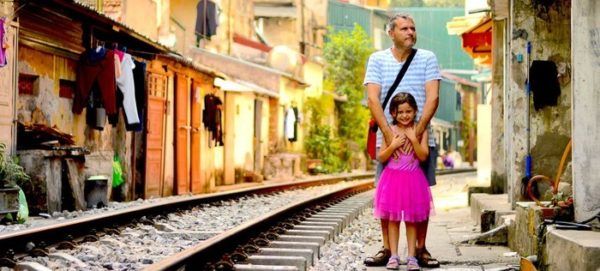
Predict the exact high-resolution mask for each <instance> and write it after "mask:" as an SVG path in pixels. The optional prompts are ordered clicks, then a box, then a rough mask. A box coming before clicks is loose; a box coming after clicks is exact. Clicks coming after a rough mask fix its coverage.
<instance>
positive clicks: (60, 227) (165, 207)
mask: <svg viewBox="0 0 600 271" xmlns="http://www.w3.org/2000/svg"><path fill="white" fill-rule="evenodd" d="M372 177H373V173H372V172H367V173H361V174H341V175H336V176H328V177H326V178H314V179H309V180H303V181H291V182H284V183H277V184H268V185H261V186H256V187H249V188H243V189H238V190H234V191H226V192H219V193H212V194H203V195H196V196H190V197H186V198H178V199H174V200H168V201H165V202H157V203H150V204H144V205H141V206H136V207H131V208H126V209H122V210H114V211H108V212H106V213H103V214H96V215H91V216H87V217H82V218H75V219H72V220H68V221H65V222H61V223H57V224H52V225H47V226H40V227H34V228H29V229H25V230H20V231H15V232H9V233H4V234H0V252H2V251H4V252H6V251H7V250H9V249H11V250H12V251H13V252H14V253H15V254H21V253H26V252H27V251H28V250H30V248H29V249H28V248H27V243H29V242H33V244H35V245H36V246H39V244H41V242H44V243H45V244H47V245H52V244H56V243H60V242H62V241H65V240H67V239H68V236H71V237H72V238H78V237H82V236H85V235H89V234H91V233H93V232H94V231H92V229H95V230H97V231H98V232H100V231H102V230H103V229H104V228H115V227H117V226H120V225H126V224H129V223H131V222H132V221H133V220H134V219H136V218H141V217H144V216H146V217H152V216H155V215H159V214H165V213H169V212H174V211H178V210H185V209H189V208H190V207H191V206H197V205H200V204H205V203H211V202H216V201H220V200H228V199H232V198H237V197H240V196H244V195H248V194H266V193H271V192H275V191H282V190H288V189H294V188H304V187H310V186H316V185H321V184H331V183H337V182H341V181H346V180H352V179H363V178H372ZM370 182H372V181H370Z"/></svg>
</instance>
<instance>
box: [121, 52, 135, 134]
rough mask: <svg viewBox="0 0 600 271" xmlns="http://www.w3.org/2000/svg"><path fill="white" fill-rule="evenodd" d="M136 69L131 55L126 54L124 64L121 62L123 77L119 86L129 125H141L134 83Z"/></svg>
mask: <svg viewBox="0 0 600 271" xmlns="http://www.w3.org/2000/svg"><path fill="white" fill-rule="evenodd" d="M115 56H116V54H115ZM117 59H118V57H117ZM134 68H135V63H133V59H131V55H130V54H124V55H123V62H121V76H120V77H118V78H117V86H118V87H119V89H120V90H121V92H122V93H123V109H124V110H125V116H126V117H127V123H128V124H134V123H140V118H139V116H138V110H137V104H136V100H135V83H134V81H133V69H134Z"/></svg>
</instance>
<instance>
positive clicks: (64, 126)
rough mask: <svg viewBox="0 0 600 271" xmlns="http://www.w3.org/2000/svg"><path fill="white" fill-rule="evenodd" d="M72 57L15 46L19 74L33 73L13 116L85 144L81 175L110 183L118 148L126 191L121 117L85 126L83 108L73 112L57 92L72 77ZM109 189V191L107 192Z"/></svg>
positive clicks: (126, 146) (126, 141)
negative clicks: (114, 123)
mask: <svg viewBox="0 0 600 271" xmlns="http://www.w3.org/2000/svg"><path fill="white" fill-rule="evenodd" d="M76 65H77V63H76V61H75V60H73V59H69V58H65V57H61V56H57V55H54V54H51V53H47V52H42V51H40V50H35V49H32V48H29V47H26V46H20V47H19V64H18V71H19V73H22V74H28V75H36V76H38V78H37V79H36V82H35V84H34V93H33V94H32V95H28V94H23V95H19V98H18V101H17V119H18V120H19V121H20V122H23V123H37V124H45V125H47V126H49V127H56V128H57V129H58V130H60V131H62V132H65V133H70V134H72V135H73V136H74V139H75V145H77V146H82V147H86V148H87V149H88V150H89V151H90V154H89V155H86V163H85V169H84V175H85V178H87V177H89V176H92V175H105V176H106V177H108V179H109V187H110V184H111V183H112V161H113V156H114V151H113V150H115V149H116V150H118V154H119V156H120V157H121V160H122V161H123V162H122V168H123V170H124V176H125V178H126V184H125V185H124V186H123V187H122V188H123V189H124V190H123V193H125V191H128V190H127V189H128V187H129V185H130V180H131V176H132V172H131V170H130V168H131V164H130V161H131V159H130V157H131V153H130V150H131V138H132V137H131V135H130V133H126V132H125V129H124V119H123V117H121V118H120V120H119V124H118V125H117V126H116V127H112V126H111V125H109V124H108V122H107V123H106V125H105V128H104V130H103V131H98V130H94V129H91V128H89V127H88V126H87V125H86V122H85V116H86V114H87V112H86V111H85V110H84V111H83V112H82V113H81V114H79V115H78V114H73V113H72V111H71V108H72V103H73V100H72V99H71V98H63V97H60V96H59V89H60V83H59V82H60V80H61V79H63V80H69V81H75V77H76V74H75V68H76ZM109 193H110V192H109Z"/></svg>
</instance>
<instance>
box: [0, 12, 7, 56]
mask: <svg viewBox="0 0 600 271" xmlns="http://www.w3.org/2000/svg"><path fill="white" fill-rule="evenodd" d="M6 39H7V34H6V29H5V28H4V18H0V67H4V66H6V64H8V61H7V59H6V47H7V46H8V44H7V40H6Z"/></svg>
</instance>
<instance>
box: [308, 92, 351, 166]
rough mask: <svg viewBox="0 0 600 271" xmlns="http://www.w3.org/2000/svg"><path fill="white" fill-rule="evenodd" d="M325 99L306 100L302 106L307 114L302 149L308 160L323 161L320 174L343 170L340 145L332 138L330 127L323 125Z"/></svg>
mask: <svg viewBox="0 0 600 271" xmlns="http://www.w3.org/2000/svg"><path fill="white" fill-rule="evenodd" d="M326 103H327V100H326V97H325V96H323V97H319V98H308V99H307V100H306V102H305V104H304V106H305V110H304V112H306V113H307V114H308V118H309V119H308V125H309V127H308V135H307V137H306V138H305V140H304V148H305V150H306V153H307V155H308V157H309V158H311V159H321V160H322V161H323V168H322V173H329V172H339V171H341V170H343V169H344V165H343V163H342V160H341V158H340V150H341V145H340V142H339V140H338V139H337V138H335V137H334V134H333V132H332V129H331V126H329V125H327V124H325V117H326V116H327V114H328V113H327V111H326V108H327V105H326Z"/></svg>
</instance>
